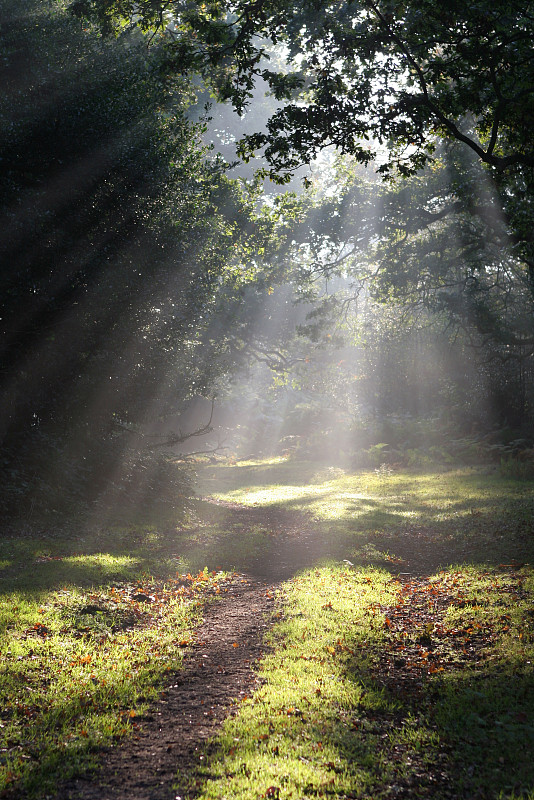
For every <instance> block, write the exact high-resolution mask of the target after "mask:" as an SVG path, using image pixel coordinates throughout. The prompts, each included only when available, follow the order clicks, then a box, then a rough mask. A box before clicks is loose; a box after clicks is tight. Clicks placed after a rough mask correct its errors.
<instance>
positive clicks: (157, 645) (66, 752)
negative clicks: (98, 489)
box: [0, 459, 534, 800]
mask: <svg viewBox="0 0 534 800" xmlns="http://www.w3.org/2000/svg"><path fill="white" fill-rule="evenodd" d="M201 491H202V493H203V494H204V495H207V494H210V495H212V496H214V497H216V498H219V499H220V500H224V501H230V502H234V503H240V504H243V505H244V506H245V507H246V508H247V509H249V510H251V511H253V510H254V509H256V510H264V511H265V512H269V511H270V510H276V509H283V510H285V511H288V512H295V514H302V513H303V512H305V513H306V515H307V516H308V517H309V518H310V519H313V526H314V528H315V530H316V533H317V537H318V538H319V539H321V540H322V541H324V542H325V549H324V553H323V559H322V561H321V564H318V565H317V567H314V568H313V569H309V570H307V571H305V572H302V573H301V574H298V575H296V576H295V577H294V578H293V579H292V580H290V581H287V582H286V583H285V584H284V585H283V587H282V589H281V591H280V594H279V598H278V612H277V613H278V620H277V622H276V625H275V627H274V629H273V632H272V639H271V646H272V651H271V653H270V655H269V656H268V657H267V658H266V659H265V660H264V662H263V664H262V667H261V669H262V676H263V679H264V685H263V687H262V688H261V689H260V690H259V691H258V692H257V693H256V694H255V695H254V696H253V697H251V698H247V699H245V700H244V702H242V703H241V704H240V705H239V713H238V714H236V715H235V716H234V717H232V718H230V719H229V720H228V721H227V722H226V724H225V726H224V729H223V731H222V733H221V735H220V737H218V739H217V741H216V742H215V743H214V745H213V747H214V755H213V756H212V757H211V758H210V759H209V760H208V762H207V766H206V767H204V768H203V771H202V772H201V773H199V774H197V775H195V776H192V781H193V783H192V786H191V790H192V791H193V790H194V792H195V793H198V794H199V796H200V797H201V798H203V800H208V798H213V799H214V798H225V797H226V798H247V800H249V799H250V800H259V798H280V799H282V798H284V799H285V798H289V797H292V798H294V800H298V798H305V797H339V798H358V800H360V799H361V800H369V798H374V799H375V800H378V799H379V798H381V797H383V798H386V797H388V798H390V797H394V796H397V795H402V793H404V795H405V796H406V794H408V795H409V796H411V797H414V798H416V797H429V796H436V797H440V796H442V797H443V798H444V800H446V799H447V800H448V798H449V797H450V796H451V792H452V794H454V793H456V795H457V796H458V797H465V798H467V797H469V798H471V797H480V798H492V799H493V798H495V800H497V798H507V800H512V799H516V798H519V797H521V798H530V800H534V767H533V765H532V763H531V752H532V748H533V745H534V691H533V689H534V686H533V682H534V681H533V672H532V664H533V663H534V616H533V614H532V608H533V607H534V602H533V600H534V597H533V595H534V578H533V573H532V569H531V567H529V566H528V563H525V562H530V563H531V562H532V548H533V537H532V517H533V511H534V486H533V484H532V483H526V482H521V483H519V482H515V481H513V480H508V479H503V478H502V477H499V475H498V474H496V473H495V472H490V471H488V470H481V469H478V470H477V469H474V468H469V469H466V468H463V469H460V470H451V471H449V472H435V473H427V474H422V473H415V472H414V473H407V472H403V473H388V472H386V471H367V472H359V473H355V474H348V473H345V472H343V471H342V470H339V469H331V468H328V467H324V466H321V465H314V464H305V463H300V464H299V463H296V462H291V461H285V460H281V459H274V460H271V461H269V462H245V463H239V464H237V465H235V466H231V467H230V466H220V465H217V466H210V467H207V468H205V469H204V471H203V474H202V485H201ZM198 508H199V515H200V517H199V520H198V521H197V522H196V523H195V524H194V525H191V527H189V528H177V527H176V526H173V525H172V520H171V521H169V520H166V521H165V523H164V524H163V523H161V522H160V523H158V524H153V525H149V524H143V525H138V526H134V525H132V526H129V527H123V528H121V527H119V526H117V525H115V526H114V527H102V528H100V529H98V528H97V527H95V528H94V529H93V530H92V531H90V532H88V531H80V532H78V533H77V534H76V535H73V534H71V535H70V536H69V535H67V534H64V535H60V534H57V533H55V532H48V531H45V532H42V533H41V534H39V535H32V536H30V535H29V534H28V533H27V532H26V533H25V534H24V535H13V536H12V537H11V538H8V539H4V540H3V541H2V542H1V543H0V578H1V580H2V590H1V594H0V656H1V660H0V792H1V791H3V790H4V789H7V790H10V791H12V792H13V793H14V796H15V795H17V794H19V795H20V794H22V792H27V793H28V794H29V795H30V796H33V797H43V796H46V795H47V794H49V793H50V792H52V791H53V790H54V787H55V786H57V781H58V776H60V777H61V778H65V777H68V776H69V775H75V774H79V773H80V772H83V771H84V770H87V769H89V768H91V766H92V765H93V764H95V763H96V761H97V759H98V751H99V749H100V748H101V747H102V746H103V745H106V744H110V743H114V742H117V741H119V740H120V739H121V738H123V737H127V736H128V735H131V734H134V733H135V727H136V725H137V721H136V720H137V718H138V717H139V715H142V713H143V710H144V709H145V708H146V706H147V704H149V703H150V701H151V700H152V699H153V698H155V697H156V696H157V693H158V691H159V688H160V687H161V683H162V679H163V676H164V675H165V673H166V672H167V671H168V670H169V669H171V670H173V669H177V668H179V666H180V663H181V653H182V645H183V644H185V643H187V642H188V641H189V637H190V634H191V630H192V627H193V626H194V624H195V621H196V619H197V615H198V611H199V607H200V604H201V603H202V602H203V599H204V598H205V597H206V589H208V590H210V591H216V585H217V584H218V583H219V582H220V580H221V578H222V577H223V575H224V573H223V572H220V571H219V570H220V568H223V569H225V570H230V569H236V570H247V569H249V568H250V567H251V566H253V565H254V563H256V561H257V560H258V559H260V560H268V559H270V558H273V555H274V554H275V553H276V546H275V545H276V541H277V536H278V535H279V533H280V531H277V530H274V529H273V526H274V522H272V520H274V519H275V517H272V520H271V521H270V518H269V516H268V514H267V515H265V516H264V517H263V518H262V517H261V515H259V516H258V518H257V519H256V520H255V521H254V520H252V518H247V522H246V523H245V524H242V525H239V524H238V522H237V521H236V520H237V517H236V516H235V514H234V517H233V518H232V520H231V524H230V518H229V517H228V516H227V514H228V510H227V509H226V508H225V507H224V506H216V507H213V506H212V505H211V504H207V503H205V502H200V503H199V505H198ZM234 511H235V510H234ZM235 513H238V511H237V512H235ZM251 520H252V521H251ZM344 558H345V559H348V560H349V561H351V562H352V563H353V566H350V565H347V563H344V564H343V563H342V559H344ZM518 562H522V563H523V566H521V565H520V564H518ZM403 564H411V565H410V566H409V567H406V569H407V570H408V571H411V572H414V573H415V572H417V570H418V569H419V570H420V571H421V572H423V571H424V572H425V573H426V574H430V575H431V577H430V579H429V580H428V581H422V582H417V581H410V580H409V578H406V579H405V580H404V581H403V582H399V580H398V579H397V578H396V577H395V575H394V574H392V571H393V569H399V568H400V569H401V570H402V569H405V567H404V566H403ZM451 565H452V566H451ZM204 567H206V569H204ZM187 572H190V573H191V575H193V576H194V577H191V578H190V579H186V580H184V579H183V578H182V577H181V576H182V574H183V573H187ZM212 573H214V574H212ZM407 581H408V582H407ZM447 792H449V794H447Z"/></svg>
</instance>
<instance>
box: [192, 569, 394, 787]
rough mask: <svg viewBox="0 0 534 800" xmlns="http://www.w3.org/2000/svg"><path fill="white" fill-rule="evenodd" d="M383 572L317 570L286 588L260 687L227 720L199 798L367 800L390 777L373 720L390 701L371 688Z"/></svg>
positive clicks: (388, 587) (388, 596)
mask: <svg viewBox="0 0 534 800" xmlns="http://www.w3.org/2000/svg"><path fill="white" fill-rule="evenodd" d="M394 594H395V589H394V587H393V586H392V584H391V580H390V578H389V576H388V575H387V574H386V573H383V572H378V571H376V570H367V571H361V572H355V571H348V570H343V569H340V568H322V569H317V570H312V571H310V572H308V573H306V574H304V575H302V576H301V577H298V578H295V579H294V580H293V581H292V582H290V583H289V584H287V585H286V589H285V591H284V593H283V595H282V596H281V597H280V600H282V599H283V600H284V606H283V611H282V610H281V611H280V614H281V615H282V619H281V621H280V622H279V623H278V624H277V625H276V627H275V629H274V633H273V635H272V645H273V647H274V651H273V652H272V654H271V655H269V656H267V658H266V659H265V660H264V662H263V664H262V669H261V675H262V678H263V679H264V680H265V684H264V686H263V687H262V688H261V689H260V690H259V692H257V693H256V694H255V695H254V697H253V698H250V699H247V700H245V702H244V703H243V704H242V705H241V707H240V711H239V714H238V715H237V716H236V717H235V718H232V719H230V720H228V721H227V723H226V724H225V727H224V731H223V733H222V735H221V736H220V737H219V738H218V740H217V752H216V756H215V757H214V759H213V760H212V761H211V763H209V764H208V766H207V767H206V769H205V771H204V775H203V778H204V779H205V781H206V782H205V784H204V785H203V787H202V790H201V794H200V797H202V798H206V800H207V798H222V797H232V798H243V799H244V798H247V800H248V799H249V798H251V797H280V798H286V797H305V796H312V797H316V796H321V795H322V794H324V795H325V796H326V795H329V796H339V797H348V796H350V797H362V798H363V797H368V796H370V793H372V791H373V788H374V787H375V786H376V785H377V784H379V783H380V781H381V780H387V779H388V777H391V775H390V773H391V770H390V767H389V765H388V763H387V759H386V758H385V757H383V756H382V755H381V753H380V748H379V747H378V744H379V738H378V731H377V730H376V726H375V722H374V716H375V715H379V716H380V715H386V716H387V715H388V714H391V713H392V712H393V708H394V705H393V704H392V703H391V702H390V701H389V700H388V699H387V698H386V696H385V695H384V693H382V692H380V691H378V690H373V689H372V688H371V687H370V686H367V687H366V689H365V690H364V688H363V684H364V681H367V679H368V675H369V670H370V668H371V667H372V665H373V663H374V661H375V660H376V659H377V658H378V652H379V648H380V645H381V642H382V641H383V638H384V624H383V618H382V615H381V614H380V611H379V603H381V602H388V601H392V599H393V597H394Z"/></svg>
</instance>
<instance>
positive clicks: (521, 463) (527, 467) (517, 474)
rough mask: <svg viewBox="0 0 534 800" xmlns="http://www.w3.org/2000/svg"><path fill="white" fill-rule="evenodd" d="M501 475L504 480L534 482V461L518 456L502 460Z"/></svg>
mask: <svg viewBox="0 0 534 800" xmlns="http://www.w3.org/2000/svg"><path fill="white" fill-rule="evenodd" d="M499 473H500V474H501V476H502V477H503V478H511V479H512V480H516V481H531V480H534V461H531V460H524V459H521V458H518V457H517V456H508V457H507V458H501V463H500V467H499Z"/></svg>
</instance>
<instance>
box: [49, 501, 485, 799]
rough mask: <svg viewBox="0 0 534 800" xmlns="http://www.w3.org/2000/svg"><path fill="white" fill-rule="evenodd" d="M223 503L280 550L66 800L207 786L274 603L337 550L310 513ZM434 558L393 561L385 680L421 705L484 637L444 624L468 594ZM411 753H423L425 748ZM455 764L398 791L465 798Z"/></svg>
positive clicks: (240, 582) (210, 615) (243, 579)
mask: <svg viewBox="0 0 534 800" xmlns="http://www.w3.org/2000/svg"><path fill="white" fill-rule="evenodd" d="M216 505H217V506H222V507H224V509H225V513H226V514H227V520H226V524H227V525H228V526H235V528H236V529H238V528H239V529H241V530H243V529H246V528H247V527H248V526H252V525H256V524H261V525H262V526H263V527H265V528H268V529H269V530H270V531H271V532H272V536H273V546H272V548H271V550H270V552H269V557H268V558H267V559H265V560H263V561H261V560H260V561H256V562H255V563H254V564H252V565H251V569H250V573H249V574H247V575H238V576H234V578H233V579H232V581H231V582H230V583H229V584H228V585H227V591H226V592H225V593H221V594H220V595H218V596H217V597H216V598H213V600H212V601H210V602H208V603H207V604H206V606H205V607H204V611H203V613H204V621H203V623H202V624H201V625H200V626H199V628H198V629H197V630H196V632H195V637H194V644H193V645H192V646H191V647H190V648H189V650H188V651H187V653H186V656H185V660H184V664H183V668H182V669H181V670H180V671H179V672H175V673H172V674H170V676H169V681H168V684H167V685H166V686H165V687H163V691H162V693H161V697H160V699H159V700H158V702H157V703H156V704H155V705H154V706H152V708H151V709H150V712H149V713H147V714H146V715H145V716H144V717H139V718H137V719H136V729H135V735H134V737H133V738H130V739H128V740H126V741H124V742H122V743H121V744H120V745H118V746H117V747H115V748H112V749H109V750H107V751H105V752H104V753H103V754H102V758H101V764H100V768H99V770H98V771H97V773H96V774H94V775H91V776H89V777H87V778H85V779H84V778H79V779H77V780H75V781H70V782H69V783H66V784H64V785H63V786H62V788H61V790H60V792H59V793H58V794H57V795H56V796H55V798H54V800H181V798H184V800H185V798H191V797H194V796H195V795H196V793H197V791H198V790H199V789H200V788H201V781H200V780H198V777H197V776H198V767H199V766H202V765H203V764H204V763H205V761H206V760H208V759H209V757H210V745H209V742H210V740H212V739H213V738H214V737H215V736H216V734H217V732H218V731H219V729H220V727H221V725H222V723H223V722H224V720H225V719H226V718H227V717H228V716H229V715H231V714H234V713H237V712H238V710H239V702H240V700H242V699H244V698H245V697H246V696H250V695H252V694H253V693H254V691H255V690H256V689H257V688H258V687H259V679H258V677H257V675H256V673H255V666H256V664H257V662H258V661H259V660H260V659H261V657H262V655H263V654H264V653H265V652H266V646H265V644H264V641H265V634H266V632H267V630H268V629H269V627H270V626H271V625H272V622H273V619H272V617H273V613H272V612H273V605H274V602H273V601H274V597H275V593H276V591H277V589H278V588H279V586H280V584H281V582H282V581H283V580H287V579H289V578H291V577H292V576H293V575H294V574H295V573H296V572H297V571H299V570H301V569H303V568H306V567H310V566H312V565H314V564H316V563H317V562H318V560H320V558H321V557H324V556H331V555H333V554H332V553H330V552H329V550H328V543H327V542H325V540H324V536H322V535H321V532H320V531H319V527H318V526H317V525H315V524H314V521H313V519H312V518H311V517H310V516H308V515H305V514H298V513H292V512H289V511H287V510H281V509H267V510H266V509H256V508H247V507H243V506H238V505H237V504H233V503H223V502H218V503H216ZM429 549H430V548H429ZM425 555H426V553H421V551H419V553H418V554H417V555H416V557H415V559H414V561H413V563H410V562H409V561H408V560H407V558H405V559H403V560H402V563H401V564H389V565H388V568H389V569H390V571H391V572H392V579H393V580H396V581H397V582H398V586H399V595H398V602H397V604H396V605H395V606H391V607H388V608H386V607H384V608H381V609H380V612H381V613H382V614H384V615H385V619H386V625H387V628H388V637H387V641H386V643H385V646H384V650H383V652H382V654H381V656H380V659H379V662H378V664H377V667H376V681H377V683H378V684H379V685H382V686H383V687H384V688H385V689H386V690H387V691H390V692H393V694H394V695H397V696H399V698H400V697H402V700H403V702H404V703H406V702H408V704H409V705H412V708H413V711H414V713H417V707H418V703H419V699H420V691H421V687H422V681H423V680H424V679H425V676H426V675H428V674H432V673H433V672H435V671H443V670H447V669H450V668H452V667H458V665H459V664H460V665H462V664H465V665H466V666H467V665H468V663H469V662H470V661H473V660H475V659H476V658H477V655H478V652H479V649H480V647H481V646H482V645H483V644H484V640H483V637H482V636H481V635H479V634H478V633H477V632H472V631H471V632H470V633H466V632H463V631H462V632H460V633H459V632H458V631H447V630H446V629H445V628H444V627H443V625H442V623H441V620H442V618H443V616H444V614H445V612H446V609H447V607H448V606H449V605H450V604H451V603H455V602H462V600H461V595H459V594H458V592H457V591H456V590H455V588H454V586H451V585H447V584H446V583H445V582H444V581H440V580H439V579H437V580H436V579H433V580H432V581H429V578H428V577H427V576H428V575H429V574H431V572H432V570H434V569H435V567H436V563H435V561H433V563H431V562H430V559H428V561H427V559H425ZM425 567H426V569H425ZM460 634H461V635H460ZM400 722H401V720H400V719H399V720H397V722H396V723H395V720H393V721H392V720H389V721H388V720H385V719H384V720H382V721H380V720H375V723H376V724H378V725H382V726H383V733H384V736H383V738H384V739H387V734H388V730H389V729H390V727H391V724H397V723H399V724H400ZM388 726H389V727H388ZM405 756H406V754H405V753H404V751H403V749H402V747H401V748H396V749H395V750H394V751H392V752H391V753H390V754H389V757H390V758H391V759H392V761H393V762H396V761H397V760H398V761H399V764H401V762H402V759H403V758H405ZM415 757H416V756H415ZM410 758H411V759H412V760H413V758H414V754H413V752H411V753H410ZM447 761H448V757H447V754H446V753H445V752H442V754H441V755H440V758H439V760H438V762H436V763H435V764H429V763H427V762H424V759H423V758H422V757H421V764H420V769H419V770H418V775H419V777H418V779H417V785H414V784H413V783H408V782H406V781H405V780H404V778H402V777H399V780H398V781H397V784H396V786H395V790H394V794H393V795H391V796H392V797H393V796H395V797H396V798H398V797H406V798H408V797H410V796H411V794H412V792H413V791H414V790H417V791H418V792H421V791H422V792H423V793H425V792H429V793H431V792H432V787H436V786H440V792H441V794H440V797H449V796H450V797H451V798H452V797H456V795H454V794H452V793H451V794H450V795H449V794H448V793H447V791H446V789H445V788H444V787H445V786H446V784H447V781H448V771H449V767H448V764H447ZM400 772H402V770H400ZM399 775H400V773H399ZM428 796H430V795H428Z"/></svg>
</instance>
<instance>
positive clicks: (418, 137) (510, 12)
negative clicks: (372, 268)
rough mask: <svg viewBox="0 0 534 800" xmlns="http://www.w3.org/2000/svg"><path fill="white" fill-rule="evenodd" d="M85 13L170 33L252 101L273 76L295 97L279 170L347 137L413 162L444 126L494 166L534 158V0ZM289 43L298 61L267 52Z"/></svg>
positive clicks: (174, 45) (275, 163)
mask: <svg viewBox="0 0 534 800" xmlns="http://www.w3.org/2000/svg"><path fill="white" fill-rule="evenodd" d="M71 8H72V9H73V11H75V13H77V14H80V15H88V16H89V17H91V18H93V19H96V20H98V22H99V23H100V25H101V27H102V28H103V30H106V31H110V30H112V29H115V30H118V29H120V28H121V26H127V25H131V24H137V25H140V27H141V28H142V29H144V30H147V31H151V32H152V33H151V36H154V35H156V34H159V35H162V36H164V37H165V38H166V39H167V42H168V54H169V58H168V62H167V65H168V67H169V68H170V69H174V70H177V71H181V72H191V71H198V72H200V73H202V74H203V75H204V76H206V77H208V78H209V79H210V80H211V82H212V85H213V86H214V87H215V90H216V91H217V93H218V96H219V97H220V98H222V99H228V98H230V99H232V101H233V102H234V105H235V106H236V107H237V108H238V109H239V110H242V109H243V108H244V107H245V104H246V102H247V98H249V97H250V96H251V94H252V91H253V87H254V81H255V79H256V77H257V76H261V77H262V78H263V79H264V80H265V81H266V82H267V83H268V85H269V86H270V88H271V90H272V91H273V92H274V94H275V96H276V97H277V98H278V99H279V100H284V101H289V100H290V99H291V98H292V97H295V96H296V101H295V100H294V101H293V102H286V103H285V104H284V105H283V106H282V107H281V108H280V109H279V110H278V111H277V112H276V113H275V114H274V115H273V117H272V118H271V121H270V122H269V125H268V131H267V132H266V133H258V134H257V135H253V136H250V137H247V139H246V141H245V142H244V144H243V146H242V148H241V152H242V154H243V155H244V156H245V157H248V156H249V155H250V154H251V153H252V152H253V151H254V150H256V149H257V148H259V147H265V154H266V156H267V158H268V159H269V161H270V163H271V165H272V168H273V170H274V174H275V175H279V174H280V171H284V170H292V169H294V168H295V167H296V166H297V165H298V164H300V163H301V162H302V161H304V162H309V161H310V160H311V159H312V158H313V157H314V156H315V154H316V153H317V150H318V149H319V148H321V147H324V146H326V145H335V146H336V147H337V148H338V149H339V150H341V151H342V152H344V153H351V154H352V155H354V156H355V157H356V158H358V159H359V160H360V161H362V162H364V163H368V162H369V161H371V160H372V159H373V158H374V157H375V156H376V154H377V151H378V150H379V149H380V147H388V148H391V149H390V155H389V157H388V159H387V164H385V165H384V166H383V170H385V171H387V170H388V169H389V168H390V166H391V165H395V166H396V167H397V168H398V169H400V170H401V172H403V173H405V174H408V173H410V172H413V171H414V170H416V169H418V168H419V167H421V166H422V165H423V164H424V163H426V161H427V160H428V158H429V157H430V155H431V153H432V152H433V149H434V146H435V139H436V136H439V137H445V138H448V139H454V140H457V141H461V142H462V143H463V144H464V145H466V146H467V147H468V148H470V149H471V150H472V152H474V153H475V154H476V155H477V157H478V158H479V159H481V160H482V161H483V162H484V163H486V164H488V165H490V166H492V167H495V168H496V169H499V170H503V169H516V170H521V169H524V168H529V169H530V168H532V167H533V166H534V150H533V149H532V140H531V136H530V131H531V129H532V123H533V117H534V64H533V62H532V58H531V42H532V38H533V34H534V15H533V13H532V9H531V4H530V3H529V2H528V1H527V0H522V2H513V3H512V2H509V0H497V2H491V3H490V2H488V0H476V1H475V2H473V3H463V2H460V0H451V2H448V3H446V4H444V3H434V2H432V0H408V1H406V2H391V0H359V1H358V2H341V3H340V2H334V1H333V0H319V2H304V3H298V4H297V3H291V2H289V3H287V2H283V3H281V2H278V0H269V1H268V2H262V3H258V2H255V0H237V2H233V3H230V4H228V3H222V2H220V1H218V0H214V1H213V2H210V3H208V4H203V3H188V4H187V5H186V6H184V5H182V3H180V2H176V1H172V0H171V2H150V3H142V4H139V3H137V2H133V0H111V1H110V0H105V2H104V0H76V2H74V3H72V5H71ZM279 42H281V43H283V45H284V46H285V48H287V50H286V52H287V55H288V59H287V60H288V62H289V63H290V64H292V65H293V71H292V72H291V71H289V70H288V69H287V68H286V69H285V70H284V69H282V70H281V69H269V68H268V67H265V66H263V65H262V58H263V57H264V56H265V55H266V54H267V51H268V49H269V47H270V46H272V44H273V43H274V44H277V43H279Z"/></svg>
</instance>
